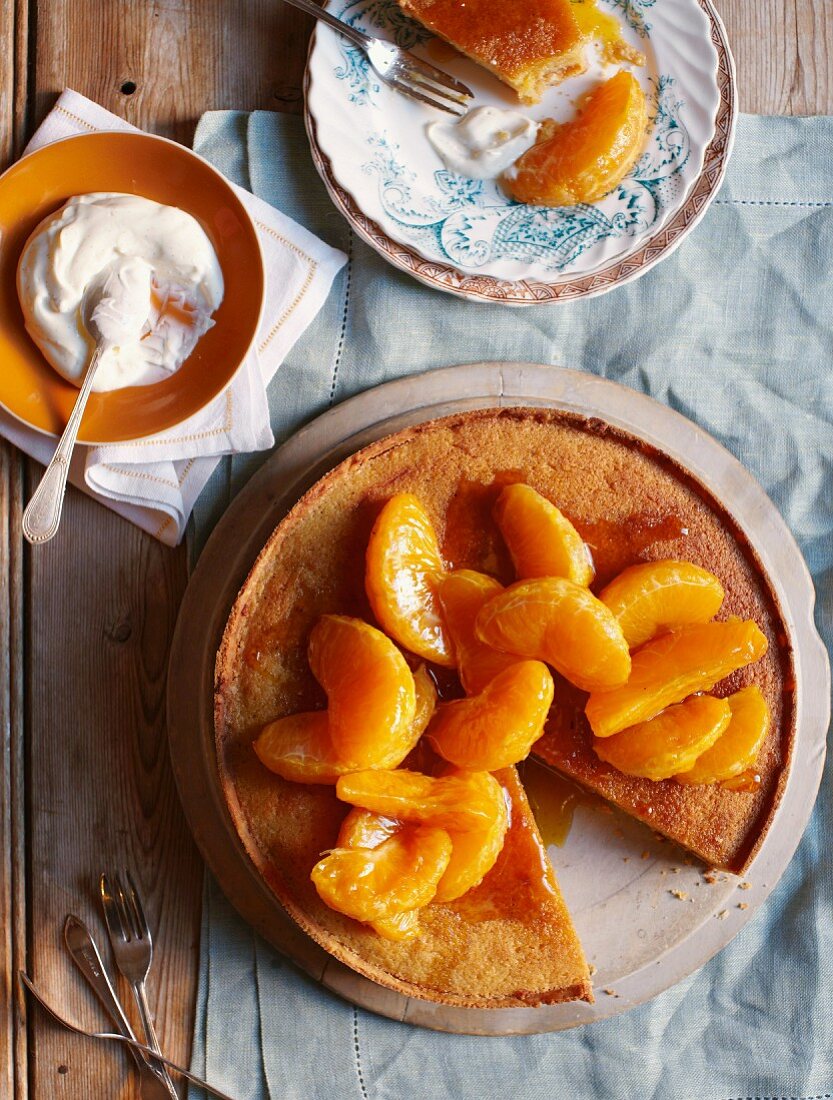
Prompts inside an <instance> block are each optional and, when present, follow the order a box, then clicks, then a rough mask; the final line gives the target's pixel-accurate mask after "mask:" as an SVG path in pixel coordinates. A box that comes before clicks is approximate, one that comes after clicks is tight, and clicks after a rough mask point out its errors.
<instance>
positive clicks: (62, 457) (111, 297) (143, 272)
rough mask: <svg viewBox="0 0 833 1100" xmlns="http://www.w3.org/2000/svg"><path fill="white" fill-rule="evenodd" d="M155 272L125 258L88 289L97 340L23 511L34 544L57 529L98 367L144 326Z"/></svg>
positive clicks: (89, 322) (87, 306)
mask: <svg viewBox="0 0 833 1100" xmlns="http://www.w3.org/2000/svg"><path fill="white" fill-rule="evenodd" d="M151 274H152V272H151V268H150V266H149V265H148V264H146V263H144V262H143V261H141V260H139V261H127V262H126V263H125V264H123V265H122V266H121V267H118V268H115V269H113V270H111V271H110V272H109V273H108V274H107V276H106V278H105V279H104V280H103V282H101V283H99V284H96V285H93V286H91V287H89V288H88V289H87V291H86V293H85V296H84V304H83V315H84V327H85V328H86V330H87V332H88V333H89V334H90V336H91V338H92V339H93V340H94V341H95V350H94V351H93V353H92V355H91V357H90V362H89V365H88V367H87V370H86V373H85V375H84V381H83V382H82V384H81V388H80V390H79V391H78V397H77V398H76V400H75V405H74V406H73V409H72V412H71V413H70V417H69V420H68V421H67V426H66V427H65V428H64V432H63V435H62V436H61V438H60V439H59V440H58V446H57V447H56V448H55V453H54V455H53V456H52V460H51V461H50V463H49V465H48V466H47V467H46V471H45V472H44V475H43V477H42V478H41V480H40V483H39V485H38V487H37V489H35V492H34V493H33V495H32V499H31V500H30V501H29V503H28V504H27V505H26V511H25V512H24V513H23V525H22V526H23V534H24V537H25V538H26V539H27V540H28V541H29V542H30V543H32V544H33V545H37V544H38V543H42V542H48V541H49V540H50V539H51V538H52V537H53V536H54V535H55V533H56V532H57V530H58V525H59V524H60V522H61V511H62V509H63V506H64V494H65V492H66V484H67V475H68V474H69V464H70V459H71V458H72V452H73V449H74V447H75V442H76V440H77V438H78V431H79V429H80V427H81V420H82V419H83V416H84V410H85V409H86V407H87V400H88V398H89V396H90V393H91V392H92V388H93V384H94V383H95V376H96V372H97V371H98V367H99V365H100V363H101V360H102V356H103V355H104V353H105V352H106V351H108V350H109V349H110V348H114V347H118V346H119V344H120V343H122V341H126V340H128V339H135V338H136V337H137V336H138V335H139V333H141V331H142V329H143V328H144V327H145V325H146V323H147V320H148V314H149V311H150V292H151Z"/></svg>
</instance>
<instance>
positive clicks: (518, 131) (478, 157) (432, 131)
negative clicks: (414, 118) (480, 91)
mask: <svg viewBox="0 0 833 1100" xmlns="http://www.w3.org/2000/svg"><path fill="white" fill-rule="evenodd" d="M426 133H427V135H428V140H429V141H430V142H431V144H432V145H433V147H434V149H435V150H436V151H437V153H438V154H439V156H440V159H441V160H442V162H443V164H444V165H445V166H446V168H448V170H449V171H450V172H456V173H457V174H458V175H460V176H468V177H469V178H470V179H476V180H487V179H496V178H497V177H498V176H499V175H501V173H503V172H505V171H506V169H507V168H509V166H510V165H512V164H514V163H515V161H516V160H517V159H518V157H520V156H522V155H523V154H524V153H525V152H526V151H527V149H529V148H531V147H532V146H533V145H534V144H535V138H536V135H537V133H538V123H537V122H534V121H533V120H532V119H531V118H527V117H526V116H525V115H522V114H520V113H519V112H518V111H507V110H503V109H502V108H499V107H475V108H474V109H473V110H471V111H469V112H468V113H467V114H465V115H463V117H462V118H461V119H460V121H459V122H431V123H429V124H428V126H427V127H426Z"/></svg>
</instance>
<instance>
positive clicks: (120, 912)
mask: <svg viewBox="0 0 833 1100" xmlns="http://www.w3.org/2000/svg"><path fill="white" fill-rule="evenodd" d="M122 874H123V875H124V878H125V880H126V882H127V885H128V889H127V890H125V888H124V886H123V884H122V880H121V878H120V877H119V875H117V874H115V875H113V876H112V887H111V884H110V879H108V876H107V875H102V876H101V882H100V889H101V901H102V904H103V906H104V919H105V921H106V922H107V927H108V929H109V931H110V934H111V935H118V934H121V938H122V939H123V940H125V941H126V942H128V943H129V942H130V941H131V940H142V939H149V938H150V928H149V926H148V922H147V918H146V917H145V911H144V909H143V908H142V902H141V898H140V897H139V891H138V890H137V889H136V884H135V883H134V881H133V877H132V875H131V874H130V872H129V871H127V870H125V871H123V872H122Z"/></svg>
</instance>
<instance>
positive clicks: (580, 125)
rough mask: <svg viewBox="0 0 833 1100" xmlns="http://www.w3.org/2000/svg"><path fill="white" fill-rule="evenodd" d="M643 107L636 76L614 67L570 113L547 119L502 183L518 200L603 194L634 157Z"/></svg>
mask: <svg viewBox="0 0 833 1100" xmlns="http://www.w3.org/2000/svg"><path fill="white" fill-rule="evenodd" d="M647 122H648V109H647V104H646V102H645V93H644V92H643V91H642V88H641V87H640V85H639V81H638V80H637V79H636V77H635V76H633V74H632V73H629V72H624V71H623V72H618V73H616V75H615V76H612V77H611V78H610V79H609V80H606V81H605V82H604V83H602V84H599V85H598V86H597V87H596V88H594V89H593V90H592V91H591V92H590V94H589V95H588V96H587V98H586V99H585V101H584V103H583V105H582V107H581V110H580V111H579V113H578V115H576V117H575V118H573V119H571V120H570V121H569V122H565V123H564V124H563V125H561V126H559V125H558V123H556V122H554V121H553V120H552V119H547V120H546V122H544V123H543V125H542V126H541V130H540V137H539V140H538V142H537V144H535V145H533V146H532V148H531V149H529V150H527V152H526V153H524V155H523V156H522V157H521V158H520V160H518V162H517V163H516V165H515V173H514V175H513V176H512V178H509V177H508V176H506V177H504V181H505V186H506V188H507V190H508V191H509V194H510V195H511V196H512V198H514V199H517V201H518V202H526V203H540V204H543V205H545V206H571V205H573V204H575V203H579V202H588V203H590V202H596V201H597V200H598V199H601V198H603V197H604V196H605V195H606V194H607V193H608V192H609V191H612V190H613V188H614V187H615V186H616V184H617V183H619V182H620V181H621V180H623V179H624V178H625V176H626V175H627V174H628V172H629V171H630V170H631V168H632V167H633V166H634V164H635V163H636V159H637V157H638V156H639V154H640V152H641V151H642V148H643V146H644V145H645V129H646V126H647Z"/></svg>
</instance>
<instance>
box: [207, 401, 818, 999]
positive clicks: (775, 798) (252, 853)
mask: <svg viewBox="0 0 833 1100" xmlns="http://www.w3.org/2000/svg"><path fill="white" fill-rule="evenodd" d="M494 416H499V417H506V418H512V417H515V418H517V417H524V418H526V417H530V416H532V417H534V418H536V419H542V420H549V421H553V420H555V421H558V422H561V423H565V422H566V423H567V424H569V425H570V426H572V427H574V428H576V429H578V430H582V431H587V432H592V433H594V434H596V435H599V436H607V437H610V438H612V439H614V440H617V441H618V442H620V443H623V444H624V445H626V446H627V447H629V448H630V449H633V450H637V451H639V452H640V453H641V454H644V455H647V456H648V457H649V458H652V459H653V460H654V461H657V462H658V463H660V464H662V465H664V466H665V467H666V468H667V469H668V470H669V471H671V472H672V473H673V474H674V476H675V477H677V478H679V480H680V481H681V482H682V483H683V484H684V485H685V486H686V487H688V488H689V489H691V490H692V491H693V492H694V493H695V494H696V495H697V496H698V497H699V498H700V499H701V500H703V501H704V503H705V504H706V505H707V507H709V508H711V509H712V510H713V511H714V513H715V514H716V515H717V516H719V517H720V519H721V521H722V522H723V523H724V525H725V526H726V529H727V530H728V531H729V533H730V534H731V536H732V538H733V539H734V540H735V542H736V543H737V545H738V548H739V550H740V552H741V553H742V554H743V555H744V556H745V557H746V558H747V560H748V561H749V562H750V564H751V565H752V567H753V569H754V572H755V574H756V575H757V576H758V577H760V579H761V582H762V589H763V591H764V594H765V597H766V600H767V602H768V603H769V605H770V610H771V614H772V616H773V618H774V619H775V620H776V621H777V622H778V623H780V625H781V627H782V631H783V636H784V639H785V641H784V644H783V646H782V647H781V653H782V661H783V662H784V664H785V665H786V667H785V668H783V673H784V676H785V678H787V677H789V678H794V674H795V660H794V654H793V644H792V637H791V634H790V631H789V629H788V626H787V623H786V621H785V619H784V615H783V612H782V609H781V604H780V601H779V600H778V596H777V593H776V592H775V590H774V588H773V586H772V583H771V581H770V578H769V575H768V573H767V571H766V569H765V568H764V566H763V564H762V562H761V560H760V557H759V555H758V553H757V551H756V550H755V548H754V546H752V544H751V543H750V541H749V539H748V538H747V536H746V534H745V533H744V531H743V530H742V528H741V527H740V525H739V524H738V523H737V521H736V520H735V519H734V517H733V515H732V514H731V512H730V511H729V510H728V508H727V507H726V506H725V505H723V504H722V503H721V502H720V501H719V500H718V499H717V497H715V496H714V494H713V493H712V492H711V490H709V489H708V488H707V487H706V486H705V485H704V484H703V483H702V482H701V481H700V480H699V479H698V478H697V477H696V476H695V475H694V474H693V473H691V471H690V470H688V469H687V468H686V467H685V466H684V465H682V463H680V462H678V461H677V460H676V459H674V458H672V457H671V456H670V455H668V454H666V453H665V452H664V451H662V450H661V449H660V448H658V447H655V446H653V445H652V444H649V443H646V442H645V441H644V440H642V439H640V438H639V437H638V436H635V435H632V434H631V433H629V432H626V431H624V430H622V429H620V428H617V427H614V426H612V425H610V424H608V423H607V422H606V421H604V420H602V419H601V418H598V417H592V418H588V417H584V416H581V415H580V414H577V413H571V412H566V411H563V410H560V409H546V408H540V407H535V406H510V407H497V406H496V407H491V408H486V409H476V410H470V411H468V412H463V413H453V414H451V415H450V416H444V417H437V418H434V419H432V420H427V421H423V422H422V423H420V424H416V425H413V426H412V427H409V428H405V429H403V430H402V431H399V432H395V433H394V434H392V435H388V436H385V437H383V438H382V439H379V440H376V441H375V442H373V443H370V444H368V445H367V446H366V447H363V448H361V449H360V450H358V451H356V452H355V453H354V454H352V455H350V456H348V457H347V458H345V459H343V460H342V461H341V462H339V463H338V464H337V465H336V466H335V467H333V469H332V470H330V471H329V472H328V473H326V474H324V476H323V477H321V478H319V480H318V481H316V482H315V484H314V485H312V486H311V487H310V488H309V489H308V490H307V491H306V492H305V493H304V494H303V496H302V497H301V498H300V499H299V500H298V501H297V502H296V504H294V505H293V507H292V508H291V509H290V510H289V512H287V514H286V515H285V516H284V518H283V519H282V520H281V521H280V523H279V524H278V525H277V527H275V529H274V531H273V532H272V534H271V535H270V536H269V538H268V539H267V541H266V543H265V545H264V546H263V548H262V549H261V551H260V553H259V554H258V555H257V558H256V559H255V561H254V563H253V565H252V567H251V569H250V570H249V573H248V574H247V576H246V579H245V581H244V582H243V584H242V586H241V588H240V591H239V592H238V595H237V597H236V599H235V601H234V604H233V605H232V608H231V611H230V612H229V617H228V619H227V622H226V626H225V629H224V630H223V636H222V639H221V642H220V646H219V649H218V652H217V657H216V661H215V676H214V736H215V754H216V753H217V743H218V741H219V740H220V738H221V736H222V735H223V733H224V731H225V728H226V726H225V707H224V699H223V691H222V681H223V679H225V678H226V677H227V676H228V673H229V670H230V669H231V668H232V667H233V653H231V642H232V636H233V635H234V633H235V631H236V628H237V625H238V623H239V621H240V619H241V618H242V617H243V607H244V605H245V602H246V601H245V599H244V598H243V594H244V593H245V592H246V591H247V589H248V588H249V585H250V584H251V583H252V581H253V580H254V579H255V577H256V574H257V573H258V571H259V569H260V566H261V564H262V562H264V561H265V560H266V559H267V558H268V557H270V556H271V553H272V550H273V548H274V546H275V544H276V543H277V542H279V541H280V539H281V538H282V537H283V535H284V532H285V531H286V528H287V527H288V526H289V525H290V524H291V523H292V522H293V521H294V519H295V518H296V517H297V516H298V515H299V514H301V513H303V512H304V511H305V510H306V509H307V507H308V506H309V505H310V504H311V503H313V502H314V501H315V500H316V499H317V498H319V497H320V496H322V495H323V494H325V493H326V492H327V491H328V489H329V487H330V484H331V483H332V482H333V481H335V480H336V479H337V478H340V477H341V476H343V475H344V474H345V473H346V472H347V471H348V470H349V468H350V467H351V466H354V465H356V464H359V463H363V462H365V461H367V460H368V459H371V458H373V457H375V456H376V455H378V454H380V453H383V452H385V451H387V450H389V449H390V448H391V447H396V446H399V445H401V444H402V443H405V442H406V441H408V440H409V439H411V438H412V437H414V436H416V435H418V434H420V433H422V432H424V431H428V430H432V429H434V428H435V427H436V426H438V425H447V424H453V423H454V422H460V421H461V420H472V419H485V418H487V417H494ZM788 698H789V704H785V711H786V713H785V716H784V721H783V723H782V729H781V744H782V751H783V759H784V763H783V765H782V768H781V774H780V775H779V777H778V781H777V783H776V784H775V786H774V788H773V791H772V795H771V798H770V800H769V802H768V804H767V805H766V806H765V807H764V809H763V810H762V811H761V815H760V817H759V819H758V821H759V826H758V828H757V831H756V835H755V838H754V840H753V841H752V843H751V844H750V845H749V848H748V850H747V855H746V857H745V859H744V861H743V864H742V866H740V867H738V868H737V869H736V870H735V871H733V873H734V874H738V875H740V874H743V873H745V872H746V870H747V869H748V868H749V865H750V864H751V862H752V861H753V859H754V857H755V855H756V854H757V852H758V851H759V849H760V847H761V845H762V843H763V841H764V839H765V837H766V835H767V833H768V832H769V830H770V828H771V826H772V823H773V821H774V820H775V816H776V812H777V809H778V806H779V805H780V802H781V799H782V796H783V793H784V790H785V788H786V784H787V779H788V776H789V774H790V771H791V769H792V764H793V754H794V745H795V735H796V706H795V695H794V693H789V696H788ZM218 773H219V782H220V787H221V788H222V791H223V795H224V798H225V801H226V805H227V807H228V811H229V814H230V816H231V819H232V821H233V822H234V826H235V829H236V830H237V833H238V836H239V837H240V839H241V841H242V843H243V845H244V847H245V849H246V852H247V854H248V856H249V858H250V859H251V861H252V863H253V864H254V866H255V868H256V870H257V871H258V873H259V874H260V875H261V877H262V878H263V879H264V881H265V882H266V883H267V884H268V886H269V887H270V889H271V890H272V891H273V893H274V894H275V895H276V897H277V898H278V900H279V901H280V903H281V905H282V906H283V907H284V909H285V910H286V912H287V913H288V914H289V915H290V917H292V919H293V920H294V921H295V922H296V924H298V925H299V927H300V928H302V929H303V931H304V932H306V933H307V935H309V936H310V937H311V938H312V939H313V940H315V942H316V943H318V944H320V945H321V946H322V947H323V948H324V949H325V950H326V951H328V952H329V953H330V954H331V955H333V956H334V957H335V958H336V959H338V960H339V961H340V962H343V963H345V965H347V966H349V967H350V968H351V969H353V970H355V971H357V972H358V973H360V974H363V975H364V976H365V977H367V978H370V979H371V980H372V981H374V982H377V983H378V984H380V985H383V986H386V987H388V988H390V989H394V990H396V991H397V992H399V993H404V994H406V995H407V996H410V997H416V998H419V999H421V1000H430V1001H436V1002H439V1003H441V1004H447V1005H455V1006H459V1007H467V1008H504V1007H513V1006H518V1005H523V1004H527V1005H529V1004H545V1003H549V1004H555V1003H558V1002H559V1001H565V1000H572V999H575V998H576V997H577V996H579V997H580V996H581V989H582V987H580V986H570V987H568V988H566V989H561V990H551V991H547V992H545V993H543V994H541V995H538V996H537V997H536V999H535V1000H530V1001H523V1000H522V999H520V998H510V999H507V998H496V999H492V1000H484V999H482V998H481V999H477V998H476V997H471V998H467V997H461V996H460V995H459V994H453V993H446V992H445V991H442V990H435V989H430V988H428V987H425V986H422V985H416V984H413V983H409V982H406V981H404V980H403V979H402V978H400V977H398V976H397V975H394V974H392V973H390V971H388V970H386V969H384V968H383V967H380V966H378V965H374V964H369V963H368V962H367V960H366V959H364V958H362V956H360V955H358V954H357V953H356V952H355V951H354V950H353V949H352V948H350V947H348V946H346V945H345V944H344V943H343V942H342V941H341V940H340V939H339V938H338V937H337V936H335V935H333V934H332V933H331V932H329V931H324V930H323V929H322V928H321V927H320V926H319V925H318V924H316V923H315V922H314V921H311V920H310V919H309V917H308V915H307V914H306V912H305V911H304V909H303V908H302V907H301V906H299V905H298V904H297V903H296V902H295V900H294V898H293V897H292V895H291V893H290V892H289V890H288V889H287V888H286V885H285V884H284V882H283V880H282V879H281V878H280V876H279V875H277V874H276V873H275V870H274V866H273V864H272V863H271V862H270V861H269V859H268V857H267V856H266V854H265V853H264V852H263V850H262V849H261V847H260V845H259V844H258V843H257V842H256V840H255V839H254V838H253V837H252V836H251V835H250V834H249V831H248V828H247V826H246V819H245V814H244V812H243V809H242V807H241V805H240V803H239V801H238V799H237V793H236V788H235V785H234V783H233V782H232V781H231V780H230V778H229V776H228V774H227V773H226V771H225V770H224V769H221V768H220V767H219V766H218Z"/></svg>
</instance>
